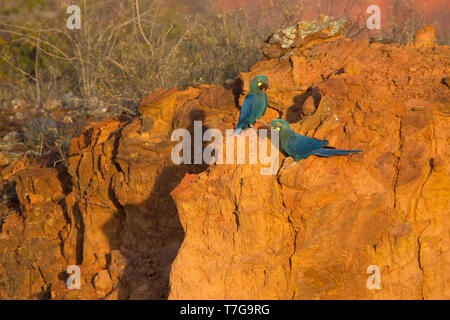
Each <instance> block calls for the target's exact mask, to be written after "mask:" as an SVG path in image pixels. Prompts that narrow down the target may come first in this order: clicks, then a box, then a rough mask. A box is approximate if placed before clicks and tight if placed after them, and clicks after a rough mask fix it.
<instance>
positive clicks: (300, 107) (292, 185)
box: [0, 38, 450, 299]
mask: <svg viewBox="0 0 450 320" xmlns="http://www.w3.org/2000/svg"><path fill="white" fill-rule="evenodd" d="M449 59H450V55H449V48H448V47H446V46H434V47H433V48H427V47H423V48H413V47H408V46H401V45H387V44H379V43H372V44H369V42H368V41H351V40H349V39H345V38H340V39H337V40H335V41H332V42H330V41H328V40H327V41H326V42H324V43H320V42H319V43H316V44H315V45H312V46H304V47H303V49H299V48H297V49H296V50H294V53H293V55H292V56H290V58H289V59H288V60H286V61H284V62H282V63H280V62H279V60H278V59H271V60H266V61H263V62H260V63H258V64H256V65H255V66H254V67H253V68H252V69H251V71H250V72H248V73H242V74H241V76H240V79H237V80H236V81H234V82H233V83H230V84H229V87H223V86H201V87H199V88H189V89H187V90H185V91H178V90H175V89H172V90H167V91H165V90H159V91H157V92H155V93H154V94H153V95H151V96H149V97H147V98H146V99H144V101H143V103H142V106H141V108H140V111H141V113H142V114H141V115H140V116H139V117H137V118H135V119H133V120H132V121H130V122H127V123H124V122H119V121H116V120H109V121H104V122H101V123H97V124H94V125H92V126H91V127H89V128H87V129H86V130H85V132H84V134H83V135H82V136H80V137H79V138H77V139H74V140H73V141H72V143H71V148H70V155H69V159H68V160H69V161H68V162H69V167H68V169H67V170H66V171H64V170H57V169H54V168H28V169H24V170H19V169H22V168H21V167H20V166H19V167H17V168H19V169H17V170H9V171H8V170H3V171H2V172H5V176H4V177H3V176H2V178H4V179H6V178H7V180H8V181H9V182H10V183H13V184H14V186H15V190H16V195H17V201H18V204H19V208H16V209H14V208H13V207H8V208H6V209H5V208H4V207H2V206H0V209H1V210H2V211H1V212H0V213H4V212H8V214H7V215H2V216H0V218H1V220H0V225H1V229H0V298H7V299H18V298H23V299H30V298H33V299H39V298H41V299H44V298H53V299H165V298H170V299H434V298H441V299H449V298H450V275H449V273H448V266H449V265H450V254H449V249H450V237H449V230H450V219H449V218H450V217H449V214H450V212H449V210H448V208H449V207H450V204H449V198H450V187H449V186H450V184H449V174H450V167H449V163H448V159H449V153H450V151H449V150H450V146H449V133H450V124H449V123H450V122H449V116H450V109H449V106H450V103H449V97H450V96H449V87H448V85H447V84H446V83H448V82H446V81H445V80H444V79H448V75H449V71H450V70H449V66H450V60H449ZM258 74H265V75H267V76H268V77H269V79H270V82H269V89H268V90H267V94H268V96H269V105H270V107H269V108H268V111H267V113H266V115H265V116H264V117H263V120H264V121H266V122H268V121H270V120H272V119H274V118H278V117H281V118H284V119H287V120H288V121H289V122H291V124H292V128H293V129H294V130H295V131H297V132H299V133H302V134H305V135H308V136H314V137H316V138H319V139H327V140H329V142H330V145H331V146H333V147H336V148H341V149H347V148H350V149H360V150H363V152H362V153H360V154H355V155H351V156H345V157H334V158H328V159H326V158H319V157H310V158H308V159H306V160H303V161H301V162H300V163H299V164H292V161H291V159H284V155H283V153H281V154H280V158H281V160H282V161H280V167H279V169H278V171H277V172H276V174H275V175H261V173H260V169H261V167H262V166H263V165H262V164H254V165H251V164H243V165H236V164H216V165H211V166H209V167H208V165H206V164H197V165H189V164H182V165H174V164H173V162H172V160H171V151H172V149H173V147H174V145H175V144H176V143H178V141H171V134H172V132H173V130H174V129H177V128H186V129H188V130H189V131H190V132H191V133H193V130H194V121H202V124H203V131H204V130H206V129H207V128H217V129H219V130H221V131H222V132H224V130H225V129H232V128H234V126H235V125H236V122H237V119H238V116H239V110H238V107H237V105H241V104H242V101H243V98H244V97H245V94H246V93H247V90H248V84H249V81H250V80H251V78H252V77H253V76H256V75H258ZM241 88H243V92H242V94H241ZM274 152H278V150H275V151H274ZM16 166H17V164H16ZM4 179H2V180H4ZM5 210H7V211H5ZM71 265H77V266H79V267H80V271H81V278H80V284H81V289H79V290H77V289H68V288H67V287H66V280H67V278H68V274H67V273H66V270H67V267H68V266H71ZM373 265H374V266H378V267H379V269H380V277H381V278H380V285H381V289H369V288H368V287H367V285H366V284H367V281H368V278H369V277H370V276H371V274H368V273H367V269H368V267H369V266H373Z"/></svg>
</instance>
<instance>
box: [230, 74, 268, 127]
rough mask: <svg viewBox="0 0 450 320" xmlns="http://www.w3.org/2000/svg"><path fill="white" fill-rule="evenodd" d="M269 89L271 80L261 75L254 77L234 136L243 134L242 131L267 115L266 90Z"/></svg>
mask: <svg viewBox="0 0 450 320" xmlns="http://www.w3.org/2000/svg"><path fill="white" fill-rule="evenodd" d="M268 87H269V79H268V78H267V77H266V76H263V75H260V76H257V77H254V78H253V79H252V81H251V82H250V93H249V94H248V95H247V96H246V97H245V100H244V103H243V104H242V107H241V113H240V114H239V120H238V124H237V126H236V130H235V131H234V135H237V134H241V132H242V131H244V130H245V129H247V128H248V127H250V126H252V125H253V124H254V123H255V122H256V120H259V119H261V117H262V116H263V115H264V114H265V113H266V109H267V106H268V105H269V100H268V98H267V94H266V93H265V92H264V90H267V88H268Z"/></svg>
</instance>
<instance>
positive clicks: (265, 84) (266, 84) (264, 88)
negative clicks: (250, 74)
mask: <svg viewBox="0 0 450 320" xmlns="http://www.w3.org/2000/svg"><path fill="white" fill-rule="evenodd" d="M258 87H260V88H261V89H262V90H267V88H269V84H268V83H263V82H258Z"/></svg>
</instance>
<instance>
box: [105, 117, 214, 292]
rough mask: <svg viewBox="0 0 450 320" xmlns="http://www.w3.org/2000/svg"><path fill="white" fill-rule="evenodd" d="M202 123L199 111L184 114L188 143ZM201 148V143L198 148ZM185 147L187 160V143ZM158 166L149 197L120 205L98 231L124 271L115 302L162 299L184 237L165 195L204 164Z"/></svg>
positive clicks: (176, 211) (172, 205) (112, 259)
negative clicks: (117, 214)
mask: <svg viewBox="0 0 450 320" xmlns="http://www.w3.org/2000/svg"><path fill="white" fill-rule="evenodd" d="M204 120H205V114H204V112H203V110H201V109H194V110H191V111H190V112H189V122H190V123H189V125H188V126H184V127H185V128H186V129H187V130H188V131H189V132H190V133H191V137H192V141H191V142H193V137H194V121H202V123H204ZM207 129H208V127H206V126H203V132H204V131H205V130H207ZM169 137H170V135H169ZM207 143H209V142H207ZM205 145H206V144H205V143H204V145H203V148H204V147H205ZM191 146H192V150H191V155H192V159H193V156H194V153H193V143H192V144H191ZM203 148H202V149H203ZM169 157H170V155H169ZM164 163H165V165H164V166H163V167H162V168H161V169H160V170H158V171H157V172H158V173H157V176H156V178H155V180H154V181H155V182H154V186H153V189H152V191H151V193H150V196H149V197H148V198H147V199H146V200H144V201H143V202H142V203H139V204H133V205H126V206H124V207H123V210H121V211H122V212H123V214H121V216H120V217H114V218H111V220H110V221H108V223H107V224H105V225H104V227H103V231H104V232H105V234H106V235H107V236H108V237H109V238H110V239H111V244H112V250H119V251H120V253H121V256H122V257H123V258H125V262H124V263H123V265H124V268H123V269H122V271H120V272H119V273H120V276H119V281H118V284H117V287H118V296H117V297H116V298H118V299H131V300H140V299H143V300H145V299H149V300H150V299H167V298H168V296H169V292H170V279H169V276H170V271H171V267H172V263H173V262H174V260H175V258H176V256H177V254H178V251H179V249H180V247H181V244H182V242H183V240H184V236H185V233H184V230H183V228H182V225H181V222H180V219H179V215H178V209H177V207H176V204H175V202H174V200H173V198H172V196H171V195H170V192H171V191H172V190H173V189H174V188H175V187H176V186H177V185H178V184H179V183H180V182H181V180H182V179H183V177H184V176H185V175H186V174H199V173H201V172H203V171H204V170H206V169H207V168H208V165H207V164H181V165H175V164H172V161H171V159H170V158H169V159H168V160H167V161H165V162H164ZM108 259H109V262H108V264H109V265H108V269H109V270H113V269H114V268H115V266H114V264H115V261H114V257H109V258H108ZM110 272H111V271H110Z"/></svg>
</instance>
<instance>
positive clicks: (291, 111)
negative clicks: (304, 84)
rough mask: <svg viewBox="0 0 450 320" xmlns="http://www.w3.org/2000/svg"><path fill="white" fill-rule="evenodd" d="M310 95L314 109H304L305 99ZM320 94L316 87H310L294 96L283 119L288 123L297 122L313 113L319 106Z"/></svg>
mask: <svg viewBox="0 0 450 320" xmlns="http://www.w3.org/2000/svg"><path fill="white" fill-rule="evenodd" d="M309 97H312V98H313V101H314V110H308V111H306V110H304V107H305V101H306V100H307V99H308V98H309ZM320 99H322V95H321V94H320V91H319V89H318V88H317V87H310V88H308V90H306V91H305V92H304V93H302V94H299V95H297V96H295V97H294V98H293V99H292V100H293V101H292V102H293V104H292V106H291V107H289V108H288V110H287V111H286V116H285V120H286V121H287V122H289V123H297V122H299V121H300V120H302V119H304V118H306V117H307V116H308V115H309V114H311V113H313V112H314V111H315V110H316V109H317V107H318V106H319V103H320Z"/></svg>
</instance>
